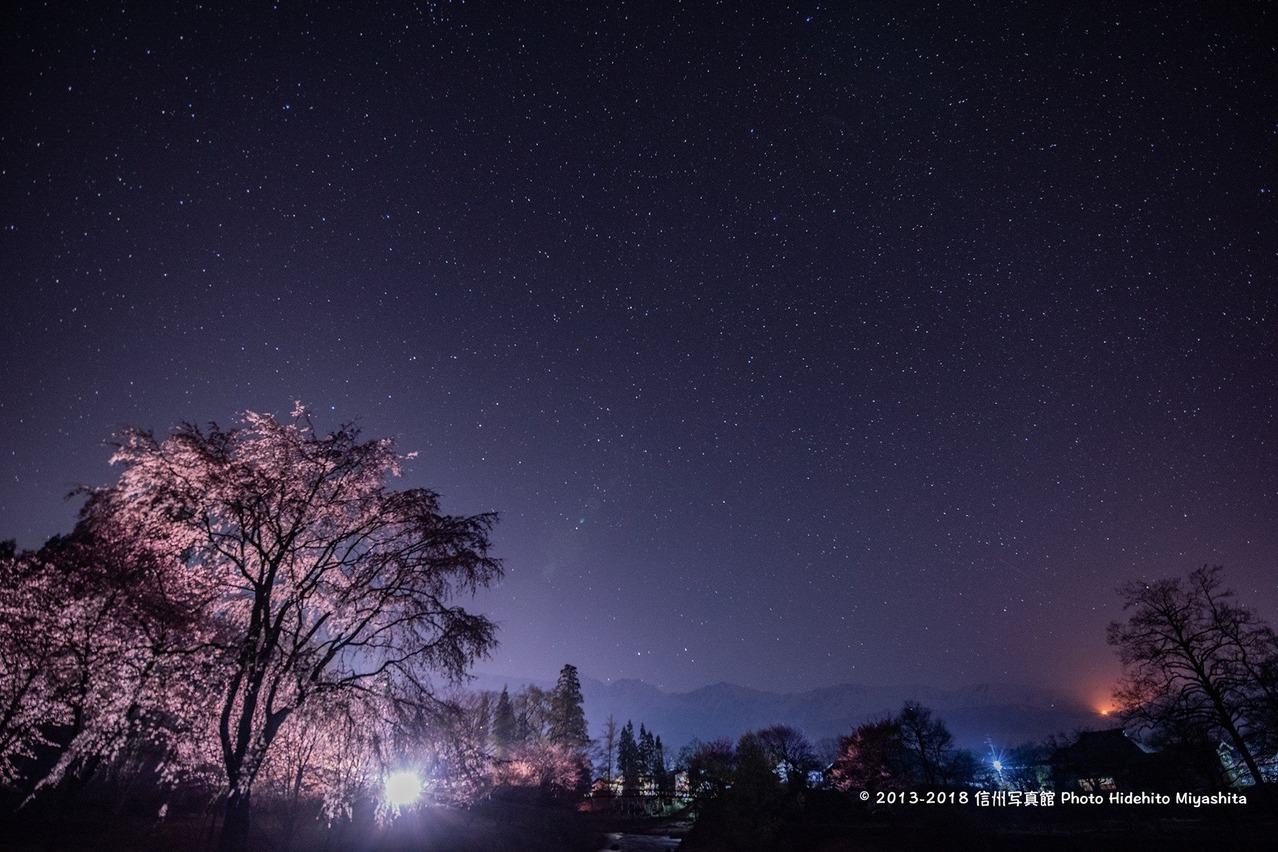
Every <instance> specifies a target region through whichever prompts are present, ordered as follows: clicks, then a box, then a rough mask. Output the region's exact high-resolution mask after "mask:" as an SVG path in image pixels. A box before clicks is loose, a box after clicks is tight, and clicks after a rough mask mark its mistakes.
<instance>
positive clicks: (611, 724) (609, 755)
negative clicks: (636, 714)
mask: <svg viewBox="0 0 1278 852" xmlns="http://www.w3.org/2000/svg"><path fill="white" fill-rule="evenodd" d="M600 740H601V743H600V744H601V745H602V747H603V754H604V780H606V781H607V782H608V784H609V786H610V787H611V785H612V782H613V774H612V769H613V756H614V755H615V754H616V753H617V720H616V719H614V718H613V716H612V714H611V713H609V714H608V718H607V719H605V720H604V727H603V736H602V737H601V738H600Z"/></svg>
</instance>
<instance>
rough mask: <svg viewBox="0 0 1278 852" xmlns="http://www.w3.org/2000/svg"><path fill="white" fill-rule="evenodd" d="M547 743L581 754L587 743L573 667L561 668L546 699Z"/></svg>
mask: <svg viewBox="0 0 1278 852" xmlns="http://www.w3.org/2000/svg"><path fill="white" fill-rule="evenodd" d="M549 739H550V741H551V742H552V743H554V744H556V745H561V746H564V747H566V748H571V749H577V750H582V749H585V747H586V746H587V745H589V743H590V734H589V732H588V731H587V729H586V711H585V709H584V707H583V699H582V696H581V681H580V679H579V678H578V677H577V667H576V666H573V665H565V666H564V667H563V669H561V670H560V672H559V681H558V683H556V684H555V689H554V691H553V692H552V693H551V696H550V732H549Z"/></svg>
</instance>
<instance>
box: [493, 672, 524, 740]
mask: <svg viewBox="0 0 1278 852" xmlns="http://www.w3.org/2000/svg"><path fill="white" fill-rule="evenodd" d="M517 731H518V725H517V722H516V721H515V708H514V707H513V706H512V705H511V703H510V692H509V691H508V690H507V688H506V687H505V686H503V687H502V688H501V695H500V696H498V698H497V709H496V710H495V711H494V712H493V745H494V746H495V747H496V749H497V754H498V755H505V753H506V751H507V750H508V749H509V748H510V747H511V746H513V745H514V744H515V742H516V739H517V737H516V734H517Z"/></svg>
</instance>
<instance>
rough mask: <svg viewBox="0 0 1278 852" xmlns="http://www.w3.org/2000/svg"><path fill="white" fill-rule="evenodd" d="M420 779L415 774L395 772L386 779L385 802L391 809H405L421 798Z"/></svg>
mask: <svg viewBox="0 0 1278 852" xmlns="http://www.w3.org/2000/svg"><path fill="white" fill-rule="evenodd" d="M421 795H422V779H420V778H418V777H417V773H416V772H396V773H394V774H393V775H389V776H387V778H386V801H387V803H388V804H390V805H391V806H393V807H396V808H405V807H408V806H409V805H411V804H412V803H413V802H415V801H417V800H418V799H419V798H421Z"/></svg>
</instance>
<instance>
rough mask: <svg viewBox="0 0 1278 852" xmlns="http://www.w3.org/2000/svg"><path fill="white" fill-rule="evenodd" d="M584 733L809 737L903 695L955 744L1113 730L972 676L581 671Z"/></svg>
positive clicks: (882, 713)
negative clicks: (604, 674)
mask: <svg viewBox="0 0 1278 852" xmlns="http://www.w3.org/2000/svg"><path fill="white" fill-rule="evenodd" d="M530 683H531V684H534V685H536V686H539V687H541V688H542V689H550V688H551V687H553V686H554V682H553V681H545V680H538V679H534V678H503V677H500V676H496V675H479V676H477V678H476V680H475V682H474V683H472V684H471V686H472V688H475V689H490V690H493V691H500V690H501V688H502V686H504V685H506V686H509V687H510V689H511V691H512V692H513V691H515V690H517V689H519V688H522V687H523V686H524V685H526V684H530ZM581 691H582V697H583V698H584V701H585V711H586V719H587V721H588V722H589V724H590V734H591V736H596V737H597V736H599V732H600V731H601V730H602V729H603V722H604V720H605V719H606V718H607V717H608V715H609V714H611V715H612V716H613V718H615V719H616V720H617V722H618V724H625V722H626V721H627V720H632V721H633V722H634V723H635V726H636V727H638V725H639V724H640V723H642V724H644V725H646V726H647V727H648V729H649V730H651V731H652V732H653V733H654V734H658V735H660V736H661V738H662V741H663V742H664V743H665V745H666V747H667V749H670V750H672V751H675V752H677V751H678V749H679V748H680V747H682V746H683V745H685V744H686V743H688V742H690V741H692V740H693V739H699V740H702V741H707V740H712V739H717V738H719V737H725V738H727V739H730V740H734V741H735V740H736V739H737V738H738V737H739V736H741V734H743V733H745V732H746V731H751V730H756V729H758V728H762V727H766V726H768V725H774V724H778V723H781V724H787V725H792V726H794V727H795V728H798V729H799V730H801V731H803V732H804V733H805V734H807V736H808V737H809V739H811V740H813V741H814V742H817V741H819V740H821V739H823V738H825V737H838V736H841V735H844V734H848V733H851V731H852V729H853V728H855V727H856V726H857V725H859V724H861V723H863V722H867V721H872V720H874V719H882V718H885V717H887V716H891V715H893V714H895V713H897V712H898V711H899V710H900V709H901V705H902V704H904V703H905V702H906V701H907V700H912V701H918V702H920V703H921V704H923V705H924V706H926V707H929V708H931V709H932V710H933V711H934V712H935V714H936V715H937V717H939V718H940V719H941V720H943V721H944V722H945V724H946V726H948V727H949V729H950V731H951V732H952V733H953V734H954V738H955V740H956V742H957V744H958V745H959V746H961V747H964V748H971V749H975V750H981V749H983V748H984V747H985V743H986V741H987V740H989V741H992V742H993V743H994V744H995V745H996V746H998V747H1005V746H1012V745H1017V744H1020V743H1023V742H1027V741H1036V740H1041V739H1044V738H1045V737H1047V736H1050V735H1051V734H1056V733H1062V732H1063V733H1067V734H1068V733H1073V732H1074V731H1076V730H1095V729H1100V728H1108V727H1112V723H1111V722H1110V721H1109V720H1107V719H1105V718H1104V717H1102V716H1100V715H1098V714H1097V713H1096V712H1095V711H1094V710H1093V709H1091V708H1090V707H1087V706H1086V705H1085V704H1083V703H1081V702H1079V701H1077V700H1076V699H1073V698H1070V697H1068V696H1066V695H1065V694H1064V693H1060V692H1056V691H1054V690H1050V689H1043V688H1040V687H1030V686H1022V685H1018V684H1002V683H980V684H972V685H970V686H963V687H959V688H957V689H942V688H938V687H934V686H924V685H920V684H907V685H902V686H869V685H865V684H851V683H847V684H838V685H836V686H827V687H821V688H819V689H811V690H806V691H803V692H794V693H776V692H766V691H763V690H757V689H751V688H749V687H745V686H738V685H736V684H731V683H716V684H713V685H710V686H703V687H701V688H699V689H694V690H692V691H691V692H665V691H663V690H661V689H659V688H657V687H655V686H653V685H651V684H649V683H645V682H644V681H640V680H617V681H613V682H612V683H604V682H603V681H599V680H595V679H594V678H590V677H582V678H581Z"/></svg>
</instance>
